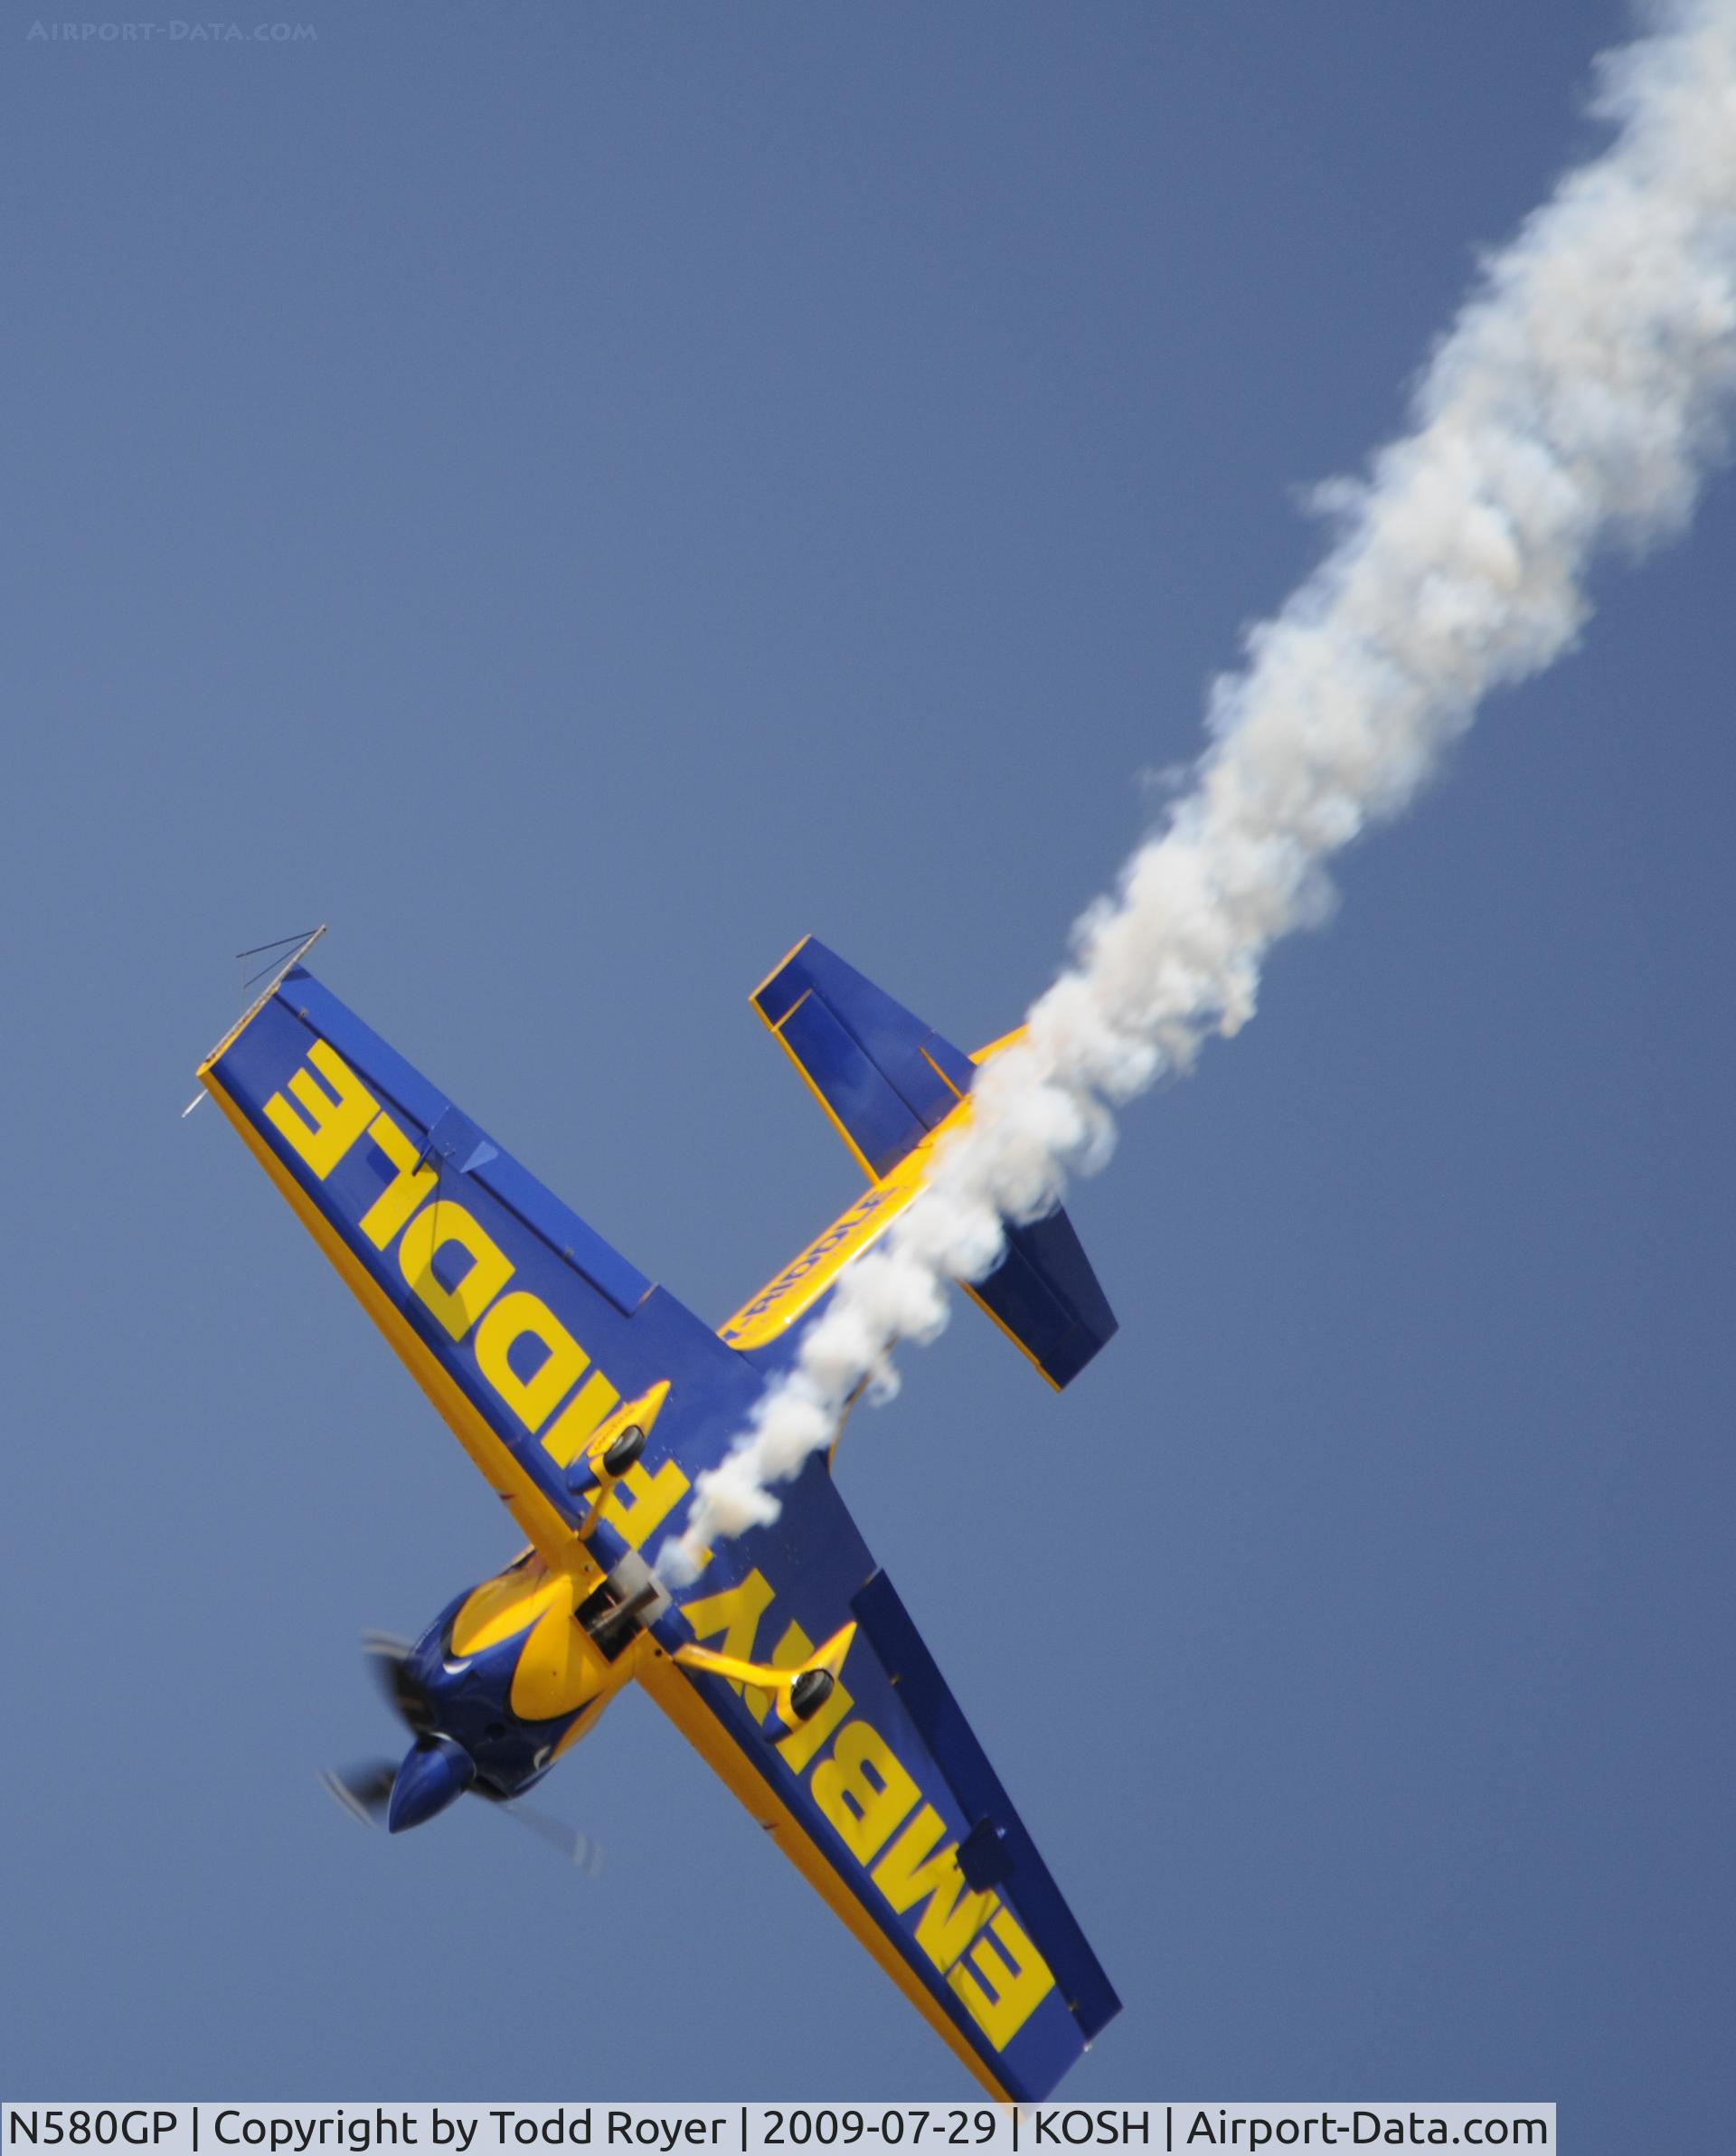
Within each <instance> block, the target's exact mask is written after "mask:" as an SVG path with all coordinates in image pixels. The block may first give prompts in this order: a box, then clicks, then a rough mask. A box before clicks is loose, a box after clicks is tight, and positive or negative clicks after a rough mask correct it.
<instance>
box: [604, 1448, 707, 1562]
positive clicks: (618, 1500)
mask: <svg viewBox="0 0 1736 2156" xmlns="http://www.w3.org/2000/svg"><path fill="white" fill-rule="evenodd" d="M692 1487H693V1485H692V1484H691V1483H690V1482H689V1481H688V1480H687V1478H686V1476H685V1475H684V1474H683V1473H682V1471H681V1470H680V1469H679V1468H678V1467H677V1466H676V1465H675V1461H673V1460H665V1461H664V1463H663V1465H662V1466H661V1467H660V1468H659V1469H658V1470H657V1471H656V1474H655V1475H654V1474H653V1473H652V1472H651V1470H649V1468H647V1467H646V1465H645V1463H644V1462H643V1461H638V1460H636V1461H634V1462H633V1464H632V1466H631V1467H630V1468H628V1469H627V1472H626V1474H624V1475H623V1476H622V1477H621V1479H620V1480H619V1481H618V1483H617V1484H616V1485H615V1487H614V1489H611V1490H610V1491H609V1495H608V1496H607V1497H606V1498H605V1499H603V1508H602V1510H603V1518H605V1519H606V1520H607V1521H608V1522H609V1526H610V1527H613V1528H614V1530H615V1532H616V1533H617V1534H618V1536H619V1537H620V1538H621V1540H622V1541H623V1542H624V1543H626V1545H627V1547H628V1549H643V1548H644V1547H645V1546H646V1543H647V1542H648V1541H649V1540H650V1538H651V1537H652V1536H653V1535H654V1534H655V1533H656V1530H657V1529H658V1528H659V1527H661V1526H662V1525H663V1523H664V1521H665V1519H667V1518H668V1517H669V1515H670V1514H671V1513H672V1512H673V1511H674V1510H675V1507H676V1506H677V1505H678V1504H680V1502H681V1500H682V1499H683V1498H684V1497H685V1496H686V1494H687V1492H688V1490H689V1489H692Z"/></svg>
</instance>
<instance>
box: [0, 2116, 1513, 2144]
mask: <svg viewBox="0 0 1736 2156" xmlns="http://www.w3.org/2000/svg"><path fill="white" fill-rule="evenodd" d="M1555 2146H1556V2142H1555V2106H1554V2105H1553V2104H1391V2103H1388V2104H1222V2103H1214V2104H1197V2103H1196V2104H1173V2103H1172V2104H799V2103H790V2104H204V2103H200V2104H21V2103H9V2104H0V2156H37V2152H38V2151H52V2156H93V2151H99V2150H103V2149H109V2150H115V2151H120V2152H121V2156H125V2151H129V2150H139V2149H142V2150H149V2151H154V2152H155V2156H229V2152H230V2151H252V2156H377V2152H378V2151H399V2150H402V2149H415V2150H418V2151H435V2150H440V2151H447V2152H448V2156H503V2152H504V2156H514V2151H524V2156H547V2152H548V2151H556V2150H567V2149H586V2150H594V2151H598V2152H599V2156H631V2152H632V2151H652V2152H654V2156H685V2152H686V2151H700V2150H719V2151H732V2152H733V2156H760V2151H770V2152H771V2156H789V2152H790V2151H816V2150H837V2149H861V2150H866V2151H871V2152H872V2156H881V2151H884V2150H888V2149H897V2150H900V2151H904V2150H913V2149H920V2150H922V2151H928V2152H929V2156H949V2151H955V2150H987V2151H994V2156H1042V2152H1043V2151H1046V2150H1064V2149H1084V2148H1096V2149H1123V2148H1125V2149H1132V2150H1136V2151H1139V2156H1151V2152H1153V2151H1160V2150H1161V2151H1164V2156H1172V2152H1173V2151H1177V2150H1181V2151H1188V2152H1189V2156H1208V2152H1209V2151H1217V2150H1231V2151H1239V2152H1240V2156H1260V2152H1261V2151H1281V2150H1288V2149H1306V2150H1309V2151H1313V2150H1319V2149H1346V2150H1350V2149H1368V2150H1378V2149H1431V2148H1432V2149H1504V2150H1506V2149H1524V2150H1550V2151H1552V2150H1553V2149H1554V2148H1555Z"/></svg>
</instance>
